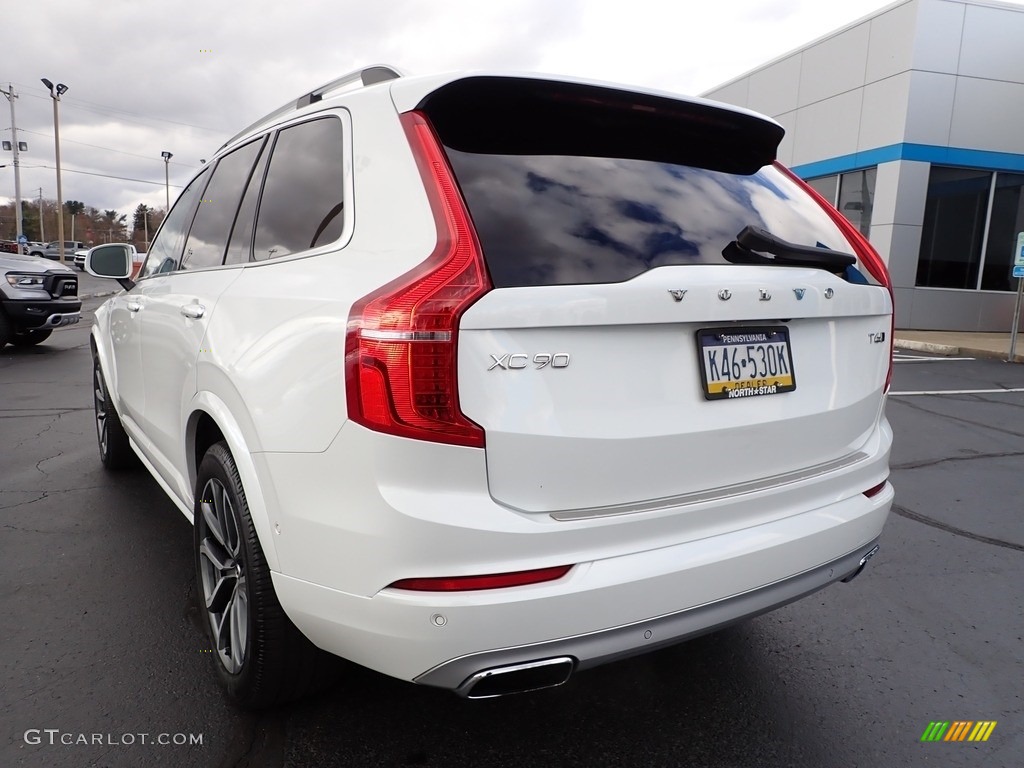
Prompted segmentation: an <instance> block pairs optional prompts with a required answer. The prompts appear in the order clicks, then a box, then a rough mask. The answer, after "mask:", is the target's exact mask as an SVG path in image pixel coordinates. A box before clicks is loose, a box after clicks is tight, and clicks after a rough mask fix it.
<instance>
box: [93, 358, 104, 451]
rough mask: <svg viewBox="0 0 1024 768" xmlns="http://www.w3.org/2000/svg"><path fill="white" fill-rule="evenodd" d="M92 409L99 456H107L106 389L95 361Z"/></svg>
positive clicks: (98, 365)
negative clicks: (94, 412) (94, 415)
mask: <svg viewBox="0 0 1024 768" xmlns="http://www.w3.org/2000/svg"><path fill="white" fill-rule="evenodd" d="M93 408H94V410H95V411H96V438H97V439H98V440H99V443H100V455H101V456H106V455H107V388H106V386H105V385H104V383H103V372H102V371H101V370H100V364H99V362H98V361H97V362H96V364H95V365H93Z"/></svg>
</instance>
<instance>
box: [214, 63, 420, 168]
mask: <svg viewBox="0 0 1024 768" xmlns="http://www.w3.org/2000/svg"><path fill="white" fill-rule="evenodd" d="M399 77H402V72H401V71H400V70H399V69H398V68H397V67H392V66H389V65H387V64H375V65H373V66H371V67H363V68H362V69H357V70H354V71H352V72H349V73H348V74H345V75H342V76H341V77H339V78H337V79H335V80H331V81H330V82H329V83H324V84H323V85H321V86H320V87H318V88H314V89H313V90H312V91H310V92H309V93H307V94H304V95H302V96H300V97H299V98H297V99H295V100H294V101H289V102H288V103H287V104H284V105H283V106H281V107H279V108H278V109H275V110H274V111H273V112H270V113H269V114H266V115H264V116H263V117H261V118H260V119H259V120H257V121H256V122H255V123H253V124H252V125H249V126H246V127H245V128H244V129H243V130H241V131H239V132H238V133H236V134H235V135H234V136H232V137H231V138H230V139H228V140H227V141H225V142H224V143H223V144H221V145H220V149H218V150H217V151H218V152H219V151H220V150H221V149H224V147H226V146H227V145H228V144H231V143H232V142H234V141H235V140H237V139H240V138H241V137H242V136H244V135H245V134H247V133H248V132H249V131H251V130H253V129H254V128H259V127H260V126H261V125H263V124H264V123H269V122H271V121H272V120H274V119H275V118H278V117H280V116H281V115H286V114H288V113H289V112H294V111H295V110H297V109H302V108H303V107H308V106H309V105H310V104H315V103H316V102H318V101H320V100H322V99H323V97H324V96H325V95H326V94H328V93H330V92H332V91H337V90H340V89H342V88H344V87H345V86H348V85H353V84H355V83H359V86H360V87H363V88H365V87H366V86H368V85H376V84H377V83H385V82H387V81H388V80H395V79H396V78H399Z"/></svg>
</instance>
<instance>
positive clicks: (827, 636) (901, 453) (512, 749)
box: [0, 299, 1024, 768]
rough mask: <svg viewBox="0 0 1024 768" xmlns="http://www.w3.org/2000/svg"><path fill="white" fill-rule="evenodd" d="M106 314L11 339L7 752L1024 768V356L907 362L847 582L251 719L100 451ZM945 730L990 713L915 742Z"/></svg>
mask: <svg viewBox="0 0 1024 768" xmlns="http://www.w3.org/2000/svg"><path fill="white" fill-rule="evenodd" d="M98 304H99V301H98V300H95V299H93V300H89V301H87V303H86V306H85V309H86V310H87V311H86V312H85V317H84V319H83V323H82V324H80V325H78V326H73V327H70V328H66V329H61V330H59V331H57V332H55V333H54V335H53V336H52V337H51V339H50V340H49V341H47V342H46V343H44V344H42V345H41V346H39V347H36V348H30V349H14V348H12V347H6V348H4V349H3V350H2V351H0V393H2V398H0V577H2V578H0V616H2V624H0V626H2V630H0V766H5V767H6V766H31V767H35V766H94V765H95V766H141V765H145V766H185V765H188V766H213V767H217V766H267V767H268V768H269V767H271V766H284V765H287V766H296V767H299V766H303V767H304V766H325V767H330V766H435V767H445V768H447V767H448V766H451V767H453V768H455V767H459V766H531V767H541V766H588V767H594V766H616V767H622V766H807V767H808V768H811V767H813V768H826V767H828V766H837V767H838V766H844V767H845V766H870V767H874V766H889V765H902V766H918V765H921V766H986V767H988V766H1007V767H1009V766H1019V765H1021V757H1020V756H1021V755H1024V639H1022V638H1024V589H1022V587H1024V366H1021V365H1010V364H1007V363H1002V362H997V361H993V360H971V359H935V358H930V357H928V356H926V355H905V354H904V355H900V359H899V361H898V362H897V364H896V375H895V380H894V385H893V394H892V395H891V396H890V398H889V403H888V414H889V418H890V420H891V421H892V424H893V427H894V430H895V433H896V445H895V449H894V453H893V457H892V466H893V472H892V477H891V479H892V482H893V484H894V485H895V487H896V489H897V498H896V508H895V509H894V514H893V515H892V516H891V517H890V519H889V523H888V525H887V528H886V530H885V533H884V535H883V539H882V549H881V551H880V552H879V554H878V556H877V557H875V558H874V560H872V562H871V564H870V566H869V567H868V569H867V570H866V571H865V573H864V574H863V575H862V576H861V577H859V578H858V579H857V580H856V581H854V582H853V583H852V584H849V585H842V584H838V585H835V586H833V587H830V588H829V589H827V590H825V591H823V592H820V593H818V594H816V595H814V596H812V597H810V598H807V599H805V600H802V601H800V602H797V603H795V604H793V605H790V606H787V607H785V608H782V609H780V610H778V611H776V612H774V613H771V614H768V615H766V616H762V617H759V618H757V619H754V620H751V621H748V622H746V623H744V624H742V625H739V626H736V627H733V628H730V629H728V630H725V631H722V632H719V633H716V634H714V635H711V636H706V637H703V638H700V639H697V640H695V641H692V642H690V643H688V644H685V645H682V646H677V647H675V648H672V649H668V650H665V651H661V652H658V653H655V654H652V655H649V656H646V657H641V658H638V659H634V660H630V661H625V662H620V663H618V664H614V665H609V666H606V667H603V668H599V669H595V670H592V671H589V672H586V673H583V674H581V675H579V676H578V677H576V678H574V679H572V680H571V681H570V682H569V683H568V684H567V685H565V686H563V687H561V688H558V689H554V690H549V691H544V692H540V693H536V694H527V695H521V696H514V697H509V698H505V699H497V700H487V701H463V700H461V699H458V698H456V697H455V696H453V695H451V694H447V693H444V692H439V691H434V690H428V689H423V688H418V687H415V686H411V685H408V684H405V683H400V682H397V681H394V680H391V679H389V678H384V677H381V676H379V675H376V674H372V673H369V672H366V671H362V670H358V669H354V670H351V671H350V672H349V673H348V674H347V675H346V678H345V680H344V682H343V683H342V684H340V685H339V686H337V687H336V688H334V689H332V690H331V691H329V692H327V693H326V694H323V695H321V696H320V697H318V698H315V699H311V700H308V701H304V702H302V703H299V704H296V705H293V706H291V707H288V708H285V709H282V710H279V711H275V712H270V713H264V714H260V715H254V714H250V713H246V712H242V711H239V710H237V709H235V708H234V707H233V706H232V705H231V704H230V703H228V702H227V701H226V699H225V698H224V697H223V696H222V694H221V693H220V690H219V688H218V686H217V684H216V680H215V677H214V675H213V672H212V660H211V659H210V658H209V656H208V653H209V652H208V648H207V647H206V643H205V641H204V637H203V635H202V633H201V630H200V626H199V623H198V616H197V613H196V611H195V609H194V608H193V607H192V604H193V593H194V589H195V586H194V578H193V562H192V555H191V530H190V527H189V524H188V522H187V521H186V520H185V518H184V517H182V516H181V514H180V513H179V512H178V511H177V510H176V509H175V507H174V506H173V505H172V504H171V502H170V501H168V500H167V499H166V498H165V497H164V495H163V493H162V491H161V490H160V489H159V487H158V486H157V485H156V483H155V482H154V481H153V480H151V479H150V478H149V477H148V475H146V474H145V473H144V472H142V471H140V472H136V473H129V474H119V475H112V474H108V473H106V472H104V471H103V469H102V468H101V466H100V464H99V461H98V458H97V455H96V447H95V433H94V425H93V415H92V399H91V389H90V384H89V381H90V378H89V377H90V360H89V348H88V328H89V325H90V323H91V310H93V309H94V308H95V307H96V306H97V305H98ZM1014 390H1015V391H1014ZM936 393H938V394H936ZM938 720H942V721H957V720H961V721H967V720H969V721H982V720H986V721H996V722H997V726H996V727H995V729H994V731H993V732H992V734H991V736H990V738H989V740H988V741H986V742H983V743H974V742H959V743H958V742H938V743H922V742H921V740H920V739H921V736H922V733H923V732H924V731H925V729H926V727H927V726H928V725H929V723H930V722H932V721H938ZM97 737H98V738H97ZM197 737H198V739H197ZM83 740H84V742H85V743H82V742H83ZM161 740H162V741H167V742H169V743H166V744H162V743H155V742H158V741H161ZM97 741H98V743H96V742H97ZM181 741H184V743H178V742H181ZM197 741H198V743H197ZM69 742H70V743H69Z"/></svg>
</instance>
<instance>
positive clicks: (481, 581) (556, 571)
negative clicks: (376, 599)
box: [388, 565, 572, 592]
mask: <svg viewBox="0 0 1024 768" xmlns="http://www.w3.org/2000/svg"><path fill="white" fill-rule="evenodd" d="M570 568H572V566H571V565H559V566H555V567H554V568H538V569H537V570H533V571H514V572H512V573H492V574H488V575H486V576H450V577H445V576H442V577H438V578H429V579H401V580H399V581H396V582H394V583H393V584H389V585H388V586H389V588H390V589H408V590H412V591H414V592H470V591H473V590H479V589H502V588H503V587H522V586H524V585H526V584H540V583H541V582H544V581H555V580H556V579H560V578H562V577H563V576H565V574H567V573H568V572H569V569H570Z"/></svg>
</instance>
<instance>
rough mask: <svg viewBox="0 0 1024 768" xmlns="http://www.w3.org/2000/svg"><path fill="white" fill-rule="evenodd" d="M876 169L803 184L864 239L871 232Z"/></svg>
mask: <svg viewBox="0 0 1024 768" xmlns="http://www.w3.org/2000/svg"><path fill="white" fill-rule="evenodd" d="M877 173H878V169H877V168H864V169H862V170H859V171H850V172H849V173H844V174H841V175H832V176H820V177H818V178H817V179H808V180H807V184H808V185H809V186H811V187H812V188H813V189H814V190H815V191H816V192H817V193H818V194H819V195H821V196H822V197H824V198H825V199H826V200H828V202H830V203H832V205H834V206H835V207H836V208H838V209H839V211H840V212H841V213H842V214H843V215H844V216H845V217H846V218H847V219H849V221H850V223H851V224H853V226H855V227H856V228H857V229H858V231H859V232H860V233H861V234H862V235H864V237H867V236H868V235H869V234H870V232H871V210H872V208H874V202H875V176H876V175H877Z"/></svg>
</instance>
